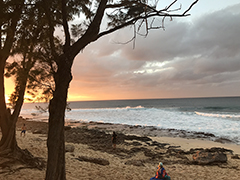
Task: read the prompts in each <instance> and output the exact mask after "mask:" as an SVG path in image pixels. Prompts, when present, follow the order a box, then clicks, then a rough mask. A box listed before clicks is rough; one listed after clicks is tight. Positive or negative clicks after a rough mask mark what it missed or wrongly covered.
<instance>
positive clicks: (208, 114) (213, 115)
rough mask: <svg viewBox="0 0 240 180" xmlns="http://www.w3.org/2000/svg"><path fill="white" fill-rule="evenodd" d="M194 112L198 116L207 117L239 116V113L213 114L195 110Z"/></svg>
mask: <svg viewBox="0 0 240 180" xmlns="http://www.w3.org/2000/svg"><path fill="white" fill-rule="evenodd" d="M195 114H197V115H199V116H207V117H220V118H240V115H239V114H238V115H236V114H214V113H203V112H197V111H195Z"/></svg>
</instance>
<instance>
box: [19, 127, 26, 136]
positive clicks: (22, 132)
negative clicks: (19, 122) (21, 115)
mask: <svg viewBox="0 0 240 180" xmlns="http://www.w3.org/2000/svg"><path fill="white" fill-rule="evenodd" d="M26 130H27V128H26V125H25V124H23V126H22V131H21V134H20V135H21V136H22V134H23V137H25V134H26Z"/></svg>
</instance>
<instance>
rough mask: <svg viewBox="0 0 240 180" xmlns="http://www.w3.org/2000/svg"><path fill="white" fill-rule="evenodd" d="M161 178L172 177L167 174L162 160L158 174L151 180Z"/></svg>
mask: <svg viewBox="0 0 240 180" xmlns="http://www.w3.org/2000/svg"><path fill="white" fill-rule="evenodd" d="M159 179H162V180H170V179H171V178H170V176H169V175H168V174H167V172H166V170H165V168H164V167H163V163H162V162H160V163H159V164H158V169H157V172H156V176H154V177H152V178H151V179H150V180H159Z"/></svg>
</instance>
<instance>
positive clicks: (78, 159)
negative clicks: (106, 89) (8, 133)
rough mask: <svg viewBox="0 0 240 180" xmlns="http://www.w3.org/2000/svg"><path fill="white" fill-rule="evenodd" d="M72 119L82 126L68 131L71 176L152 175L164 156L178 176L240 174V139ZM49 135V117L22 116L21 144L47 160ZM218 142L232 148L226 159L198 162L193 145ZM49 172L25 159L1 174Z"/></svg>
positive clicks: (71, 179) (192, 179)
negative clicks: (24, 129)
mask: <svg viewBox="0 0 240 180" xmlns="http://www.w3.org/2000/svg"><path fill="white" fill-rule="evenodd" d="M23 123H26V126H27V133H26V136H25V137H21V136H20V127H21V125H22V124H23ZM71 125H72V126H74V127H76V126H78V128H74V127H72V128H70V127H69V126H68V128H66V131H65V132H66V146H67V147H68V148H70V150H68V151H70V152H66V176H67V179H68V180H77V179H89V180H90V179H92V180H95V179H98V180H114V179H116V180H117V179H118V180H119V179H121V180H130V179H131V180H147V179H150V178H151V177H153V176H154V175H155V171H156V168H157V165H158V162H163V164H164V167H165V169H166V170H167V172H168V174H169V175H170V176H171V179H173V180H182V179H185V180H203V179H204V180H210V179H211V180H212V179H224V180H225V179H231V180H238V179H239V177H240V159H239V154H240V146H239V145H234V144H230V143H219V142H213V141H210V140H208V139H206V138H194V139H193V138H188V137H186V138H181V137H174V136H172V135H169V136H165V135H166V134H165V133H166V132H165V131H164V132H159V134H156V133H155V134H151V133H152V132H153V129H151V128H142V127H132V126H128V125H115V124H103V123H93V122H90V123H80V124H71ZM112 131H116V133H117V135H118V137H117V138H118V139H117V140H118V141H117V148H116V149H113V148H112V145H111V133H112ZM151 135H152V136H151ZM46 140H47V123H43V122H31V121H26V120H24V119H20V120H19V121H18V123H17V142H18V145H19V147H21V148H22V149H28V150H29V151H30V152H31V153H32V154H33V155H34V156H36V157H39V158H42V159H43V160H44V161H46V160H47V146H46ZM213 147H215V148H225V149H227V150H229V151H225V152H224V154H226V156H227V162H226V163H217V164H212V165H199V164H196V163H195V164H194V163H192V157H193V155H192V154H191V153H190V151H191V149H194V148H204V149H205V148H209V149H210V148H213ZM73 149H74V150H73ZM230 150H232V151H230ZM84 159H85V160H84ZM86 159H87V160H89V159H90V160H95V162H89V161H86ZM96 160H98V161H96ZM99 161H100V163H98V162H99ZM104 162H108V163H105V164H104ZM44 177H45V169H43V170H38V169H34V168H29V167H26V166H24V165H19V166H17V167H8V168H1V170H0V179H7V180H18V179H19V180H20V179H21V180H23V179H25V180H30V179H34V180H42V179H44Z"/></svg>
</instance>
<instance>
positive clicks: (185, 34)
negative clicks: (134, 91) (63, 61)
mask: <svg viewBox="0 0 240 180" xmlns="http://www.w3.org/2000/svg"><path fill="white" fill-rule="evenodd" d="M239 9H240V4H238V5H236V6H233V7H228V8H226V9H223V10H221V11H217V12H213V13H209V14H205V15H204V16H202V17H201V18H198V19H195V20H194V21H193V22H189V21H188V22H187V21H182V20H176V19H174V21H171V22H170V21H169V20H166V22H165V26H166V30H165V31H163V30H158V31H151V32H150V34H149V35H148V36H147V37H146V38H143V37H137V39H136V46H135V49H133V48H132V45H133V44H131V43H129V44H127V45H120V44H117V43H116V42H126V41H127V40H129V39H130V38H131V37H132V31H131V29H129V28H126V29H124V30H122V31H119V32H116V33H114V34H112V35H109V36H106V37H103V38H101V39H100V40H99V41H97V42H96V43H93V44H91V45H89V46H88V47H87V48H86V49H85V50H84V51H83V53H82V54H80V55H79V56H78V57H77V58H76V61H75V65H74V70H73V72H74V73H73V74H74V80H75V82H76V83H79V84H78V86H81V83H83V82H84V83H83V84H84V85H86V84H88V85H91V86H93V87H94V86H97V85H99V86H101V85H103V84H104V85H105V86H106V87H107V86H109V87H110V86H111V87H112V86H116V87H124V88H127V87H129V88H130V89H131V88H143V87H148V89H151V88H159V89H163V88H165V89H174V88H176V87H177V89H180V90H183V89H184V87H185V86H186V85H187V86H191V87H192V88H193V87H194V86H195V85H198V87H197V86H196V88H199V86H202V87H203V86H205V85H206V86H211V88H212V89H211V92H213V87H218V88H219V87H221V86H224V88H223V89H224V92H226V91H228V90H229V91H231V89H228V88H227V85H229V84H230V86H229V88H232V87H233V86H234V85H235V87H236V88H240V82H239V80H238V77H239V76H240V35H239V33H240V23H239V19H240V12H239ZM83 84H82V85H83ZM94 84H95V85H94ZM73 86H76V85H74V82H73ZM205 88H206V89H207V87H204V88H203V89H205ZM195 90H196V89H195ZM205 91H206V92H207V90H205ZM188 92H189V90H188ZM224 92H222V95H224ZM189 93H190V92H189ZM193 95H194V94H193ZM226 95H228V94H227V93H226ZM238 95H239V94H238ZM202 96H203V95H202ZM206 96H208V95H207V94H206Z"/></svg>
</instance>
